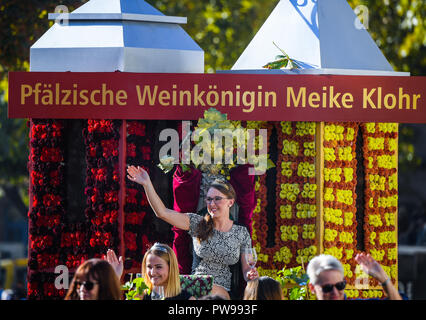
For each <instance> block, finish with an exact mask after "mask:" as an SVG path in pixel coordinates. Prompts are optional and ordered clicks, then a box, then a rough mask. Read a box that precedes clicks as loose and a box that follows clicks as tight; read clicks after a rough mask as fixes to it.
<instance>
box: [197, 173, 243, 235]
mask: <svg viewBox="0 0 426 320" xmlns="http://www.w3.org/2000/svg"><path fill="white" fill-rule="evenodd" d="M211 188H214V189H216V190H217V191H219V192H221V193H223V194H224V195H225V196H226V197H227V198H228V199H235V198H236V193H235V190H234V188H233V187H232V185H231V184H230V183H229V182H226V181H225V180H218V179H217V180H215V181H213V183H211V184H210V186H209V188H208V190H210V189H211ZM213 227H214V224H213V218H212V217H211V215H210V214H209V213H207V214H206V215H205V216H204V219H203V220H202V221H201V222H200V223H199V224H198V227H197V239H198V241H200V242H201V241H205V240H207V239H208V238H209V237H210V236H211V235H212V234H213Z"/></svg>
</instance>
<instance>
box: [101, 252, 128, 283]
mask: <svg viewBox="0 0 426 320" xmlns="http://www.w3.org/2000/svg"><path fill="white" fill-rule="evenodd" d="M104 260H106V261H108V262H109V264H110V265H111V266H112V268H113V269H114V271H115V273H116V274H117V277H118V278H119V279H120V278H121V275H122V274H123V269H124V264H123V257H121V256H120V258H119V259H117V255H116V254H115V252H114V250H111V249H108V251H107V254H106V257H105V259H104Z"/></svg>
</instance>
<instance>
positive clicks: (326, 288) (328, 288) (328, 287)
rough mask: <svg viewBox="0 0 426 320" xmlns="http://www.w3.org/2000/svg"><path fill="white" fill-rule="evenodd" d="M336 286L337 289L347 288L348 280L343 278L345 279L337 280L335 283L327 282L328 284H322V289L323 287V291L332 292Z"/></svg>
mask: <svg viewBox="0 0 426 320" xmlns="http://www.w3.org/2000/svg"><path fill="white" fill-rule="evenodd" d="M334 287H336V289H337V290H339V291H341V290H343V289H345V287H346V281H345V280H343V281H341V282H337V283H335V284H326V285H323V286H321V289H322V292H323V293H330V292H331V291H333V288H334Z"/></svg>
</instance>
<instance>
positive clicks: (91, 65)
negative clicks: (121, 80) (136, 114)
mask: <svg viewBox="0 0 426 320" xmlns="http://www.w3.org/2000/svg"><path fill="white" fill-rule="evenodd" d="M49 19H50V20H57V21H60V22H62V21H63V22H62V23H58V22H57V23H55V24H54V25H53V26H52V27H51V28H50V29H49V30H48V31H47V32H46V33H45V34H44V35H43V36H42V37H41V38H40V39H39V40H38V41H37V42H36V43H34V45H33V46H32V47H31V50H30V71H50V72H64V71H73V72H114V71H122V72H152V73H164V72H167V73H203V72H204V51H203V50H202V49H201V48H200V47H199V46H198V44H197V43H196V42H195V41H194V40H193V39H192V38H191V37H190V36H189V35H188V34H187V33H186V32H185V30H183V28H182V27H181V26H180V25H179V24H185V23H186V18H185V17H170V16H165V15H164V14H163V13H161V12H160V11H158V10H157V9H155V8H154V7H152V6H151V5H149V4H148V3H146V2H145V1H142V0H91V1H89V2H87V3H85V4H84V5H83V6H81V7H80V8H78V9H76V10H75V11H73V12H71V13H69V14H59V13H57V14H49ZM62 19H64V20H62Z"/></svg>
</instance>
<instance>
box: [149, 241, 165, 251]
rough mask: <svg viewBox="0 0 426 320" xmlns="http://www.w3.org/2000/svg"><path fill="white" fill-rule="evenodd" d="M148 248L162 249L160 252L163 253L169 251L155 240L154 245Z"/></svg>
mask: <svg viewBox="0 0 426 320" xmlns="http://www.w3.org/2000/svg"><path fill="white" fill-rule="evenodd" d="M150 250H152V251H154V250H155V251H162V252H165V253H169V251H168V250H167V248H166V247H165V246H164V245H162V244H161V243H159V242H156V243H154V245H153V246H152V247H151V249H150Z"/></svg>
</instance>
